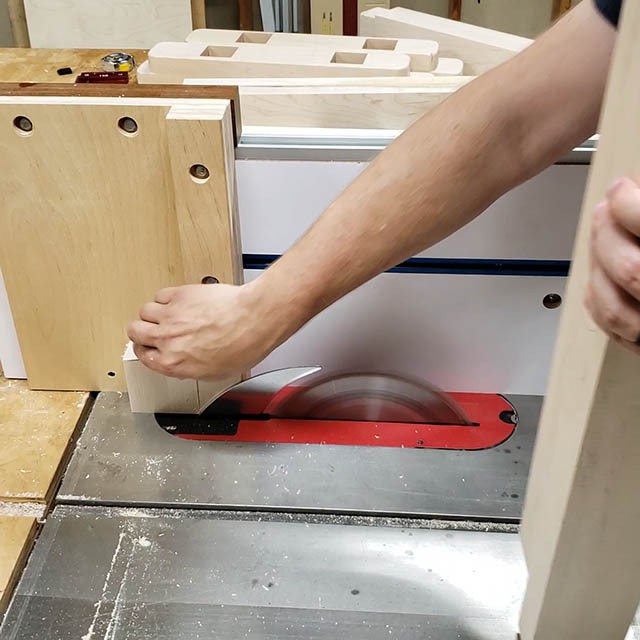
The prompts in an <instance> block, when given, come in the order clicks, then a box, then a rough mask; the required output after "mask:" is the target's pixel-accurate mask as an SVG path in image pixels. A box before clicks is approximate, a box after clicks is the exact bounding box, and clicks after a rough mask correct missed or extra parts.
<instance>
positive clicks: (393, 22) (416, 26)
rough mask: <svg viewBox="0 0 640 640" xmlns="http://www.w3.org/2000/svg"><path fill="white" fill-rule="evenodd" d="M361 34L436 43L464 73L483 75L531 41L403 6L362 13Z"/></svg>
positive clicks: (441, 52)
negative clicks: (461, 67) (460, 63)
mask: <svg viewBox="0 0 640 640" xmlns="http://www.w3.org/2000/svg"><path fill="white" fill-rule="evenodd" d="M358 33H359V34H360V35H361V36H366V37H370V38H383V37H385V38H427V39H431V40H435V41H436V42H437V43H438V45H439V47H440V54H441V55H442V56H452V57H456V58H460V59H461V60H463V62H464V73H466V74H468V75H474V76H477V75H480V74H481V73H484V72H485V71H488V70H489V69H492V68H493V67H495V66H497V65H499V64H502V63H503V62H505V61H507V60H509V59H510V58H512V57H513V56H514V55H515V54H517V53H519V52H520V51H522V50H523V49H525V48H526V47H527V46H528V45H529V44H531V40H530V39H529V38H522V37H520V36H514V35H512V34H509V33H503V32H501V31H495V30H493V29H486V28H484V27H477V26H475V25H471V24H465V23H464V22H459V21H457V20H449V19H447V18H440V17H439V16H433V15H430V14H428V13H421V12H419V11H412V10H411V9H404V8H402V7H395V8H394V9H381V8H375V9H370V10H369V11H363V12H362V13H361V14H360V26H359V31H358Z"/></svg>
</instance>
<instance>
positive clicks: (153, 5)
mask: <svg viewBox="0 0 640 640" xmlns="http://www.w3.org/2000/svg"><path fill="white" fill-rule="evenodd" d="M24 8H25V12H26V16H27V24H28V27H29V37H30V40H31V46H32V47H38V48H39V47H51V48H67V49H69V48H74V47H76V48H83V47H86V48H96V47H98V48H102V47H105V48H109V49H110V50H111V51H113V50H115V49H118V48H120V49H127V48H129V49H131V48H134V49H148V48H149V47H152V46H153V45H154V44H155V43H156V42H160V41H161V40H183V39H184V38H185V37H186V36H187V34H188V33H189V32H190V31H191V30H192V28H193V22H192V14H191V0H110V2H104V1H103V0H24ZM199 15H200V14H199ZM199 15H198V16H196V20H198V19H199ZM196 24H201V22H198V21H197V22H196Z"/></svg>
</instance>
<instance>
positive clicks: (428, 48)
mask: <svg viewBox="0 0 640 640" xmlns="http://www.w3.org/2000/svg"><path fill="white" fill-rule="evenodd" d="M187 42H199V43H204V44H208V45H214V46H234V45H236V44H239V43H245V42H246V43H254V44H261V45H263V46H265V47H305V48H307V49H308V48H313V49H317V48H329V49H335V50H336V51H360V52H362V53H368V52H370V51H394V52H395V53H404V54H406V55H408V56H409V59H410V60H411V66H410V69H411V71H431V70H432V69H434V68H435V67H436V65H437V63H438V43H437V42H434V41H429V40H406V39H405V40H398V39H395V38H362V37H357V36H328V35H319V34H309V33H265V32H262V31H233V30H231V29H197V30H195V31H193V32H192V33H190V34H189V35H188V36H187Z"/></svg>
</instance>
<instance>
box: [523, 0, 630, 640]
mask: <svg viewBox="0 0 640 640" xmlns="http://www.w3.org/2000/svg"><path fill="white" fill-rule="evenodd" d="M639 98H640V3H637V2H627V3H625V4H624V8H623V12H622V21H621V25H620V27H619V34H618V37H617V43H616V50H615V53H614V58H613V66H612V69H611V71H610V75H609V82H608V88H607V95H606V100H605V106H604V109H603V114H602V120H601V123H600V127H599V131H600V135H601V139H600V142H599V143H598V150H597V153H596V157H595V162H594V164H593V166H592V168H591V174H590V177H589V184H588V186H587V191H586V196H585V200H584V203H583V209H582V215H581V220H580V224H579V227H578V232H577V238H576V245H575V249H574V255H573V260H572V268H571V274H570V278H569V283H568V288H567V293H566V302H565V303H564V306H563V308H564V312H563V314H562V319H561V323H560V329H559V333H558V339H557V345H556V350H555V355H554V361H553V366H552V370H551V376H550V379H549V392H548V394H547V398H546V400H545V405H544V408H543V412H542V418H541V423H540V427H539V430H538V437H537V442H536V447H535V451H534V457H533V463H532V469H531V474H530V478H529V486H528V489H527V497H526V503H525V510H524V515H523V524H522V540H523V545H524V551H525V557H526V560H527V565H528V569H529V582H528V586H527V592H526V597H525V600H524V604H523V608H522V615H521V620H520V633H521V638H522V640H555V639H556V638H557V639H560V638H562V640H604V639H605V638H606V639H607V640H624V638H625V637H628V635H627V631H628V628H629V626H630V624H631V622H632V620H633V617H634V614H635V613H636V609H637V607H638V601H639V600H640V553H639V552H638V531H639V530H640V499H638V496H639V495H640V420H639V418H638V416H640V395H639V394H638V381H639V380H640V358H639V357H638V356H637V355H635V354H633V353H630V352H628V351H626V350H625V349H624V348H623V347H622V346H621V345H620V344H618V343H616V342H615V341H614V340H612V339H611V338H609V337H608V336H606V335H605V334H604V333H602V332H601V331H600V330H599V329H597V328H596V327H595V325H594V324H593V322H592V321H591V319H590V317H589V314H588V313H587V311H586V309H585V307H584V305H583V299H584V293H585V290H586V287H587V281H588V278H589V273H590V269H589V248H588V247H589V234H590V229H591V219H592V215H593V211H594V209H595V208H596V206H597V203H598V202H600V201H601V200H602V199H603V198H604V197H605V192H606V189H607V187H608V186H609V185H610V184H611V182H612V181H613V180H614V179H616V178H618V177H620V176H623V175H631V176H634V177H635V178H636V179H637V177H638V176H640V150H639V148H638V139H640V120H639V119H638V99H639ZM632 635H633V634H632Z"/></svg>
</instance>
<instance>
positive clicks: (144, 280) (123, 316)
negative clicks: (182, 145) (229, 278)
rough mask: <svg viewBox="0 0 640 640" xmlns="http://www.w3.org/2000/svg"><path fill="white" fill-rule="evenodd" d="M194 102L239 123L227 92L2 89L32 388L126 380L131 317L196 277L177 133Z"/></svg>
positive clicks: (8, 233)
mask: <svg viewBox="0 0 640 640" xmlns="http://www.w3.org/2000/svg"><path fill="white" fill-rule="evenodd" d="M185 102H186V103H188V104H193V103H194V102H199V104H202V105H207V107H208V109H209V113H210V114H211V115H212V116H215V117H218V118H219V120H220V121H221V122H222V121H224V123H225V124H224V127H225V128H229V123H230V118H229V108H230V107H229V102H228V101H226V100H210V101H206V100H203V101H188V100H187V101H182V100H168V99H150V100H144V99H134V98H131V99H120V100H118V99H112V98H95V99H94V98H0V146H1V147H2V148H3V149H5V150H7V153H5V154H2V156H0V169H1V170H2V172H1V173H0V175H2V176H3V177H2V178H1V179H0V184H1V185H2V192H3V195H4V207H3V208H2V210H1V211H0V230H1V232H2V236H3V238H7V239H8V241H7V242H3V243H1V244H0V267H1V268H2V271H3V275H4V278H5V284H6V287H7V291H8V293H9V300H10V303H11V307H12V311H13V317H14V321H15V325H16V329H17V333H18V338H19V341H20V346H21V350H22V355H23V358H24V362H25V366H26V370H27V374H28V377H29V383H30V385H31V387H32V388H40V389H87V390H91V389H97V390H107V389H111V390H124V389H125V382H124V379H123V376H122V365H121V357H122V345H123V344H125V342H126V325H127V322H128V321H129V320H131V319H132V318H134V317H136V315H137V312H138V309H139V307H140V305H141V304H142V303H143V302H145V301H147V300H148V299H150V298H151V297H152V296H153V294H154V293H155V291H157V290H158V289H159V288H162V287H165V286H171V285H178V284H183V283H184V282H185V278H184V268H183V263H182V250H181V246H180V234H179V228H178V221H177V218H176V210H175V194H174V179H173V177H172V160H171V158H170V149H169V145H168V142H167V133H166V131H167V126H166V116H167V113H168V112H169V111H170V109H171V107H172V106H175V105H176V104H181V103H185ZM19 116H24V117H28V118H29V119H30V120H31V122H32V123H33V129H32V131H31V132H29V135H23V133H22V132H20V131H18V130H16V127H15V126H14V119H15V118H16V117H19ZM124 117H127V118H132V119H133V120H134V121H135V123H136V126H137V130H136V131H135V132H134V133H133V134H129V133H127V132H126V131H123V130H122V129H121V128H120V127H119V124H118V123H119V121H120V120H121V118H124ZM227 133H228V136H231V135H232V132H231V131H228V132H227ZM220 161H221V164H220V166H216V167H215V168H214V167H212V168H211V170H212V172H216V173H218V172H219V173H221V174H225V173H227V172H228V171H229V170H230V169H231V168H232V165H231V163H230V162H229V161H228V160H226V161H223V159H222V158H221V160H220ZM187 170H188V169H187ZM213 214H215V212H213V211H212V215H213ZM232 273H233V272H232Z"/></svg>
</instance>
